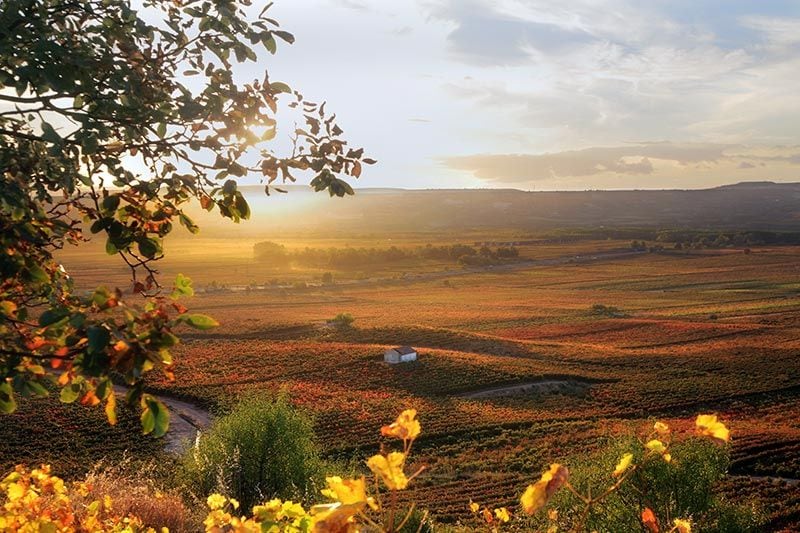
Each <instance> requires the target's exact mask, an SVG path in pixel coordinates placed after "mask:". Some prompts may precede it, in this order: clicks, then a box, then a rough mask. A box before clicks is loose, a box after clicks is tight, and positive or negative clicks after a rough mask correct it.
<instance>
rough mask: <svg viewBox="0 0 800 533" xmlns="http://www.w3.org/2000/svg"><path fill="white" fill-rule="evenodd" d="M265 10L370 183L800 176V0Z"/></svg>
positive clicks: (293, 72)
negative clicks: (291, 39) (367, 160)
mask: <svg viewBox="0 0 800 533" xmlns="http://www.w3.org/2000/svg"><path fill="white" fill-rule="evenodd" d="M272 13H273V15H274V16H275V17H276V18H277V19H279V20H280V21H281V22H282V25H283V27H285V28H286V29H288V30H289V31H292V32H293V33H294V34H295V36H296V37H297V42H296V43H295V45H294V46H288V47H284V48H283V49H282V50H281V52H280V53H279V54H278V55H276V56H275V57H274V58H271V62H269V63H268V65H269V68H270V73H271V75H272V77H273V79H282V80H286V81H290V82H292V83H293V84H294V85H295V86H297V87H298V88H300V89H301V90H303V92H304V93H305V94H307V95H308V96H310V97H319V98H323V97H324V98H327V100H328V101H329V106H330V108H331V109H335V110H336V112H337V113H338V116H339V117H340V120H341V123H342V126H343V127H344V128H345V130H346V131H347V134H348V137H349V138H350V139H351V140H352V142H353V143H355V144H359V145H363V146H365V147H366V148H367V149H368V151H369V152H370V154H371V155H374V156H375V157H376V158H377V159H378V160H379V161H380V165H378V166H377V167H374V168H371V169H370V171H369V172H367V173H365V176H364V177H363V178H362V182H361V185H362V186H369V187H385V186H388V187H406V188H440V187H514V188H519V189H527V190H548V189H550V190H552V189H556V190H575V189H577V190H581V189H598V188H602V189H620V188H622V189H628V188H705V187H711V186H716V185H721V184H725V183H733V182H739V181H751V180H765V179H769V180H773V181H778V182H781V181H782V182H787V181H796V180H797V179H798V169H800V166H798V165H800V146H798V145H799V144H800V143H799V142H798V133H799V131H798V130H799V128H800V102H799V101H798V98H797V96H796V87H797V86H798V82H800V74H798V73H800V56H799V55H798V54H797V52H798V49H800V5H799V4H798V3H796V2H789V1H770V2H762V1H706V2H696V1H688V0H681V1H670V2H666V1H659V2H634V1H628V0H607V1H597V0H595V1H589V0H581V1H576V2H569V4H568V6H567V5H566V4H564V3H563V2H553V1H545V0H494V1H490V0H418V1H410V2H383V1H377V0H372V1H368V0H292V1H287V0H283V1H279V2H277V3H276V5H275V6H274V7H273V8H272ZM247 68H248V69H253V70H254V71H253V73H252V75H253V77H260V76H259V75H258V74H257V73H256V70H257V69H258V68H260V67H255V66H253V65H252V64H250V65H248V66H247ZM247 74H249V72H248V73H247Z"/></svg>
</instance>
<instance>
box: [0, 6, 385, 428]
mask: <svg viewBox="0 0 800 533" xmlns="http://www.w3.org/2000/svg"><path fill="white" fill-rule="evenodd" d="M250 4H251V2H250V1H249V0H215V1H210V0H208V1H191V2H167V1H160V0H145V1H144V2H142V5H141V9H139V10H138V11H137V10H134V9H133V8H132V7H131V5H130V3H129V2H128V1H127V0H87V1H80V2H76V1H72V0H8V1H5V2H3V3H2V4H0V168H2V176H1V177H0V228H2V232H1V233H0V247H2V250H3V253H2V254H1V255H0V273H1V274H2V282H0V374H1V376H0V378H2V380H0V411H2V412H11V411H13V410H14V409H15V405H16V404H15V395H17V394H22V395H25V396H43V395H46V394H47V388H46V387H45V384H46V383H47V382H49V381H57V383H58V385H59V386H60V387H61V399H62V400H63V401H65V402H73V401H80V402H81V403H83V404H85V405H96V404H99V403H101V402H103V401H104V402H105V406H106V412H107V414H108V419H109V421H111V422H112V423H113V422H114V421H115V402H116V400H115V396H114V394H113V391H112V386H111V381H110V377H109V376H111V375H113V374H117V375H120V376H123V377H124V380H125V382H126V383H127V384H128V386H129V387H130V389H129V393H128V397H127V400H128V401H129V402H131V403H132V404H137V403H138V404H139V405H141V408H142V425H143V428H144V431H145V432H147V433H152V434H153V435H156V436H158V435H162V434H163V433H164V432H165V431H166V429H167V425H168V420H169V414H168V412H167V410H166V408H165V406H164V405H163V404H161V403H160V402H159V401H158V400H157V399H155V398H154V397H152V396H149V395H147V394H145V393H144V391H143V388H142V379H143V376H144V375H145V374H146V373H147V372H148V371H150V370H160V371H163V372H165V373H166V374H167V375H168V376H171V372H170V366H171V363H172V359H171V356H170V348H172V347H173V346H174V345H175V344H176V343H177V342H178V338H177V337H176V336H175V334H174V333H173V330H174V328H176V326H178V325H179V324H186V325H188V326H191V327H195V328H199V329H207V328H210V327H213V326H214V325H216V322H215V321H214V320H213V319H211V318H210V317H206V316H204V315H198V314H191V313H188V312H187V310H186V308H185V307H184V306H182V305H181V304H179V303H177V301H176V300H177V299H178V298H179V297H181V296H186V295H191V294H192V292H193V291H192V287H191V281H190V280H189V279H188V278H185V277H183V276H179V278H178V279H177V281H176V283H175V287H174V290H173V291H172V293H171V294H170V295H169V296H168V297H167V296H166V295H165V293H164V292H163V291H162V287H161V286H160V284H159V280H158V278H157V276H156V274H157V271H156V269H155V267H154V261H157V260H158V259H160V258H161V257H162V256H163V239H164V237H166V236H167V235H168V234H169V233H170V232H171V231H172V230H173V228H174V227H175V226H177V225H182V226H184V227H185V228H186V229H187V230H188V231H190V232H192V233H195V232H197V231H198V227H197V225H196V224H195V223H194V222H193V221H192V219H191V218H190V217H189V216H188V215H187V214H186V212H185V210H184V209H185V207H186V205H187V204H188V203H189V202H191V201H193V200H197V201H199V203H200V204H201V205H202V207H203V208H205V209H206V210H208V211H213V210H217V211H218V212H219V213H220V215H222V216H223V217H226V218H229V219H231V220H233V221H235V222H239V221H240V220H242V219H247V218H248V217H249V216H250V208H249V206H248V204H247V201H246V200H245V198H244V196H243V195H242V193H241V191H240V190H239V187H238V182H239V181H240V180H241V179H242V178H248V177H251V178H252V177H253V176H258V178H259V179H260V181H261V182H262V183H263V184H264V185H265V191H266V193H267V194H269V193H270V192H271V191H273V190H277V191H282V190H281V189H280V187H279V186H276V183H277V184H280V183H281V182H285V181H294V180H295V174H298V173H310V174H311V175H312V179H311V185H312V186H313V187H314V189H315V190H317V191H323V190H327V191H328V192H329V193H330V195H331V196H344V195H346V194H352V193H353V191H352V188H351V187H350V185H348V184H347V182H345V181H344V180H342V179H341V178H340V177H339V176H342V175H349V176H352V177H355V178H357V177H359V176H360V174H361V168H362V164H365V163H366V164H370V163H373V162H374V161H372V160H370V159H367V158H364V157H363V150H361V149H358V150H356V149H348V148H347V147H346V142H345V141H344V139H343V138H342V133H343V132H342V130H341V128H339V126H337V125H336V123H335V121H334V117H333V116H328V115H327V114H326V112H325V104H324V103H323V104H321V105H317V104H315V103H313V102H310V101H308V100H306V99H305V97H304V96H303V95H302V94H301V93H299V92H298V91H295V90H292V89H291V88H290V87H289V86H288V85H287V84H286V83H283V82H280V81H276V80H272V79H271V78H270V76H269V74H268V73H265V74H264V76H263V79H260V80H254V81H251V82H249V83H243V82H241V81H240V80H238V79H237V73H236V69H235V65H236V64H237V63H244V62H249V61H259V60H260V57H261V56H264V55H266V54H274V53H275V52H276V50H277V48H278V44H279V43H292V42H293V40H294V37H293V36H292V35H291V34H290V33H288V32H286V31H284V30H282V29H280V27H279V25H278V22H277V21H275V20H274V19H272V18H270V17H269V13H268V11H269V7H270V6H269V5H267V6H266V7H264V9H261V10H260V12H259V11H258V9H260V8H261V7H262V6H257V7H258V9H256V8H255V7H254V6H251V5H250ZM281 106H282V107H281ZM281 109H286V112H287V113H295V114H297V115H298V118H299V119H300V120H302V121H304V122H305V125H306V127H305V128H304V129H303V128H297V129H295V130H294V131H291V132H289V138H290V142H289V143H288V145H289V146H288V147H287V148H286V149H285V150H280V149H279V148H280V143H279V142H277V139H276V136H277V134H278V122H277V120H276V117H277V115H278V113H279V112H281V111H280V110H281ZM87 231H88V233H91V234H95V235H97V237H95V238H103V239H105V243H106V251H107V252H108V253H109V254H116V255H119V256H120V258H121V259H122V260H123V261H125V263H127V265H128V266H129V267H130V271H131V276H132V286H131V288H130V290H126V291H121V290H119V289H116V290H110V289H108V288H103V287H101V288H98V289H97V290H95V291H94V292H93V293H92V294H90V295H85V294H81V293H79V292H78V291H76V290H75V288H74V285H73V282H72V280H71V279H70V277H69V275H68V274H67V272H66V271H65V270H64V268H63V267H62V266H61V265H60V264H58V262H57V261H56V260H55V259H54V255H53V254H54V251H55V250H58V249H59V248H62V247H63V246H65V245H71V244H78V243H80V242H82V241H84V240H86V239H87V236H86V235H85V233H86V232H87ZM136 294H141V295H143V296H145V297H147V298H149V299H148V300H147V303H145V304H144V305H137V304H136V303H134V302H135V301H136V300H137V298H135V295H136ZM48 366H49V367H51V368H52V369H59V370H58V371H59V372H60V373H61V374H60V377H59V378H58V379H57V380H56V377H55V375H54V372H52V371H51V370H46V367H48Z"/></svg>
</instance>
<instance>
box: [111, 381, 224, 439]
mask: <svg viewBox="0 0 800 533" xmlns="http://www.w3.org/2000/svg"><path fill="white" fill-rule="evenodd" d="M114 392H115V393H116V394H117V396H120V397H124V396H125V394H127V392H128V388H127V387H125V386H123V385H114ZM159 400H161V401H162V402H163V403H164V405H166V406H167V408H168V409H169V413H170V417H169V431H167V434H166V435H165V436H164V450H166V451H168V452H170V453H174V454H175V455H179V454H180V453H181V452H183V451H184V450H185V449H186V448H187V447H188V446H191V445H192V444H193V443H194V441H195V439H196V438H197V433H198V432H199V431H202V430H204V429H206V428H207V427H209V426H210V425H211V413H209V412H208V410H206V409H203V408H202V407H200V406H198V405H195V404H193V403H189V402H185V401H182V400H176V399H175V398H169V397H163V396H162V397H159Z"/></svg>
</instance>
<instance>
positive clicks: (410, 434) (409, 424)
mask: <svg viewBox="0 0 800 533" xmlns="http://www.w3.org/2000/svg"><path fill="white" fill-rule="evenodd" d="M416 416H417V410H416V409H406V410H405V411H403V412H402V413H400V416H398V417H397V420H395V421H394V422H393V423H392V424H390V425H388V426H383V427H382V428H381V435H383V436H384V437H395V438H398V439H402V440H414V439H416V438H417V437H418V436H419V433H420V425H419V420H417V419H416Z"/></svg>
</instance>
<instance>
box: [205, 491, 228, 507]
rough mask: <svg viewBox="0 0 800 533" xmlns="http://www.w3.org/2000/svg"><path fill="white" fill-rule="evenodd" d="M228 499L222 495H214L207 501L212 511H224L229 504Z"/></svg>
mask: <svg viewBox="0 0 800 533" xmlns="http://www.w3.org/2000/svg"><path fill="white" fill-rule="evenodd" d="M227 501H228V500H227V499H226V498H225V496H223V495H222V494H212V495H211V496H209V497H208V498H207V499H206V503H207V504H208V506H209V508H211V509H212V510H216V509H222V508H223V507H225V504H226V503H227Z"/></svg>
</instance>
